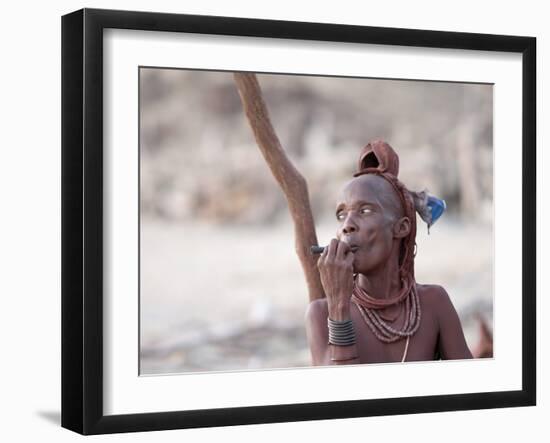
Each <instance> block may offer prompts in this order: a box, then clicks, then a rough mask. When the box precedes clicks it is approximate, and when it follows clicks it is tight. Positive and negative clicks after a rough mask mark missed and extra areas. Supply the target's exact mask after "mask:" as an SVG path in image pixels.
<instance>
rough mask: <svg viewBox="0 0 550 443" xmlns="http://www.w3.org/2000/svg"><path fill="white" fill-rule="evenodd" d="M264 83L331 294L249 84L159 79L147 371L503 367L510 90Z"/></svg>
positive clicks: (179, 73)
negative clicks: (501, 272)
mask: <svg viewBox="0 0 550 443" xmlns="http://www.w3.org/2000/svg"><path fill="white" fill-rule="evenodd" d="M256 77H257V80H258V83H259V86H260V87H261V93H262V96H263V99H264V101H265V105H266V107H267V110H268V112H269V116H270V120H271V124H272V125H273V129H274V133H275V135H276V137H277V138H278V140H279V141H280V145H281V147H282V149H284V151H285V152H286V155H287V156H288V158H289V159H290V161H291V162H292V164H293V165H294V166H295V167H296V169H297V170H298V171H299V172H300V173H301V175H302V176H303V177H304V179H305V181H306V183H307V191H308V197H309V202H310V206H311V213H312V215H313V220H314V225H315V231H316V235H317V240H318V244H319V245H323V246H329V247H328V248H327V249H326V250H325V251H324V252H323V253H322V254H315V255H312V260H315V262H316V263H317V261H318V260H322V261H323V263H322V265H320V267H319V268H316V269H321V271H317V272H320V273H321V275H320V277H318V278H319V281H320V282H321V286H322V289H323V292H325V293H326V292H327V291H329V292H330V294H328V295H327V294H323V292H320V293H319V300H317V301H314V302H313V303H312V302H311V299H312V296H311V292H312V291H311V287H309V288H308V282H307V281H306V277H305V273H304V268H303V266H302V262H301V261H300V259H299V257H298V254H297V252H296V246H295V232H296V231H295V220H294V218H293V217H292V215H291V212H290V211H289V205H288V201H287V199H286V198H285V194H284V192H283V190H282V189H281V186H280V185H279V183H278V181H277V180H276V178H275V177H274V174H273V173H272V169H271V168H270V166H269V165H268V161H266V159H265V158H264V156H263V155H262V152H261V150H260V149H259V146H258V139H257V138H256V137H255V135H254V131H253V130H252V128H251V124H250V121H249V118H247V115H246V113H245V111H244V109H243V102H242V99H241V96H240V95H239V90H238V87H237V83H236V81H235V77H234V74H233V73H232V72H217V71H200V70H185V69H168V68H158V67H141V68H140V70H139V123H140V134H139V136H140V137H139V138H140V142H139V157H140V164H139V168H140V174H139V176H140V180H139V192H140V214H139V216H140V232H139V236H140V237H139V245H140V256H139V260H140V282H139V284H140V292H139V297H140V299H139V306H140V319H139V320H140V321H139V325H140V326H139V327H140V331H139V333H140V343H139V346H140V375H162V374H174V373H191V372H193V373H196V372H210V371H241V370H263V369H283V368H301V367H304V368H305V367H311V366H313V365H317V366H326V365H330V364H363V363H372V364H377V363H378V364H379V363H393V362H401V361H404V362H405V363H404V364H406V363H407V362H412V361H430V360H436V359H453V358H465V355H463V354H464V352H465V351H464V349H462V347H461V346H462V345H461V343H463V344H464V348H465V349H466V350H467V351H468V352H469V353H470V354H471V355H472V356H473V357H474V358H479V357H492V343H493V340H494V334H493V323H492V320H493V304H494V298H493V222H494V218H493V86H492V85H490V84H473V83H451V82H431V81H430V82H429V81H411V80H385V79H369V78H346V77H319V76H307V75H287V74H260V73H258V74H256ZM260 143H261V141H260ZM396 162H397V164H398V167H397V168H396ZM276 166H277V165H276V163H275V168H276ZM271 167H272V168H273V163H272V164H271ZM388 175H391V176H393V177H396V180H394V179H393V178H392V177H389V176H388ZM400 190H401V191H400ZM411 204H412V205H415V206H414V207H413V211H412V212H411V210H410V209H411V208H410V207H409V208H407V205H409V206H410V205H411ZM403 218H408V222H407V221H404V222H403V221H402V219H403ZM411 219H414V220H411ZM428 225H430V226H429V229H428ZM413 228H415V230H416V233H415V234H414V232H412V231H413ZM413 234H414V235H413ZM333 239H336V240H333ZM352 240H353V241H352ZM341 243H344V245H341ZM405 243H407V244H408V245H409V246H410V247H409V248H408V252H407V251H405V249H406V248H404V246H403V245H404V244H405ZM334 245H336V246H334ZM331 248H333V249H331ZM334 248H335V249H334ZM407 257H408V258H407ZM338 260H340V261H338ZM345 263H347V265H346V264H345ZM346 266H347V268H346ZM337 269H339V270H337ZM411 274H412V277H411ZM404 275H405V276H406V275H408V276H409V277H407V278H404V277H403V276H404ZM411 278H412V279H411ZM396 282H397V283H396ZM356 287H357V288H359V289H356ZM413 289H414V290H413ZM361 290H362V291H363V292H361ZM357 291H359V293H357ZM361 293H363V298H361V297H362V296H361ZM365 294H367V295H366V296H365ZM323 295H325V297H322V296H323ZM346 297H347V298H346ZM314 298H315V297H314ZM373 298H374V299H375V300H372V299H373ZM343 300H344V301H345V302H346V303H347V305H346V306H348V307H349V309H348V310H346V308H344V309H337V308H336V307H335V306H337V305H338V306H342V304H346V303H342V301H343ZM377 300H381V302H380V303H381V304H382V305H383V304H384V303H386V302H387V303H386V305H387V306H380V307H379V306H378V305H377V303H378V301H377ZM384 300H385V301H386V302H385V301H384ZM329 311H330V313H329ZM329 317H332V318H331V320H334V322H335V323H333V324H332V326H329V325H328V318H329ZM346 320H351V323H349V322H347V323H346ZM350 327H351V329H350ZM331 328H332V329H331ZM339 340H343V341H341V342H340V343H341V344H340V345H337V344H334V343H333V342H339ZM346 340H347V341H346ZM352 342H353V344H350V343H352Z"/></svg>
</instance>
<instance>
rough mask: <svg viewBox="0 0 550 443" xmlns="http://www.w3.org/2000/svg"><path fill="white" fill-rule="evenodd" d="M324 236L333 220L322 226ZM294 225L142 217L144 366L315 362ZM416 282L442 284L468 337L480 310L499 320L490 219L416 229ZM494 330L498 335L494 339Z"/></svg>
mask: <svg viewBox="0 0 550 443" xmlns="http://www.w3.org/2000/svg"><path fill="white" fill-rule="evenodd" d="M317 232H318V237H319V242H320V243H321V244H323V243H326V242H327V241H328V240H330V238H331V237H332V236H333V234H334V232H335V223H334V222H332V221H325V222H321V223H318V226H317ZM293 241H294V240H293V230H292V226H291V225H290V224H289V223H286V224H285V223H281V224H276V225H273V226H265V227H264V226H258V225H255V226H227V225H225V226H221V225H208V224H190V223H181V222H178V223H169V222H166V221H159V220H158V219H152V218H144V219H143V220H142V224H141V289H140V307H141V318H140V333H141V335H140V341H141V373H142V374H166V373H179V372H188V371H228V370H246V369H259V368H284V367H299V366H308V365H309V364H310V354H309V349H308V347H307V342H306V337H305V330H304V313H305V309H306V306H307V302H308V300H307V294H306V286H305V282H304V279H303V276H302V272H301V268H300V264H299V261H298V259H297V257H296V255H295V253H294V250H293ZM417 244H418V252H417V256H416V279H417V281H418V282H419V283H437V284H440V285H442V286H444V287H445V288H446V289H447V292H448V293H449V295H450V297H451V299H452V301H453V304H454V306H455V307H456V309H457V311H458V313H459V316H460V318H461V321H462V324H463V328H464V332H465V335H466V339H467V342H468V344H469V346H470V347H472V346H473V345H474V344H475V343H476V342H477V339H478V336H477V333H478V331H477V323H476V322H475V319H474V314H475V313H476V312H480V313H482V314H483V316H484V317H485V318H486V319H487V320H488V322H489V325H492V316H493V280H492V266H493V264H492V263H493V236H492V226H491V225H490V224H482V223H476V224H464V223H461V222H460V221H458V220H456V219H452V218H447V219H442V220H440V221H438V223H437V224H436V225H435V226H434V227H432V229H431V232H430V235H427V232H426V227H425V225H423V224H419V226H418V235H417ZM496 339H497V337H496V336H495V340H496Z"/></svg>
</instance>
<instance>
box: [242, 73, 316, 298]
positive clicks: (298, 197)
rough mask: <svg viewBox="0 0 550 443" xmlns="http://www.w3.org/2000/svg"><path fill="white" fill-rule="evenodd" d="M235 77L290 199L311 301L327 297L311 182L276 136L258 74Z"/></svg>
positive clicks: (261, 143) (263, 147) (254, 128)
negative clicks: (313, 251) (316, 248)
mask: <svg viewBox="0 0 550 443" xmlns="http://www.w3.org/2000/svg"><path fill="white" fill-rule="evenodd" d="M234 77H235V82H236V84H237V89H238V91H239V95H240V96H241V101H242V104H243V108H244V112H245V115H246V117H247V119H248V123H249V124H250V127H251V128H252V132H253V133H254V137H255V138H256V143H258V147H259V148H260V151H261V152H262V155H263V156H264V158H265V161H266V162H267V165H268V166H269V168H270V169H271V173H272V174H273V176H274V177H275V179H276V180H277V182H278V183H279V185H280V186H281V188H282V190H283V193H284V195H285V197H286V200H287V203H288V208H289V210H290V215H291V217H292V220H293V222H294V237H295V238H294V240H295V249H296V253H297V254H298V258H299V259H300V262H301V264H302V269H303V271H304V275H305V278H306V283H307V287H308V293H309V300H310V301H312V300H315V299H317V298H323V297H324V296H325V293H324V290H323V286H322V285H321V279H320V276H319V271H318V269H317V258H316V256H313V255H312V254H311V252H310V246H311V245H316V244H317V235H316V233H315V224H314V221H313V214H312V213H311V206H310V203H309V194H308V189H307V182H306V180H305V179H304V177H303V176H302V174H300V172H299V171H298V170H297V169H296V167H295V166H294V165H293V164H292V162H291V161H290V159H289V158H288V157H287V155H286V152H285V151H284V149H283V148H282V146H281V143H280V142H279V139H278V137H277V135H276V134H275V130H274V129H273V126H272V124H271V121H270V119H269V113H268V111H267V107H266V105H265V102H264V100H263V97H262V91H261V89H260V85H259V83H258V79H257V78H256V75H255V74H249V73H235V74H234Z"/></svg>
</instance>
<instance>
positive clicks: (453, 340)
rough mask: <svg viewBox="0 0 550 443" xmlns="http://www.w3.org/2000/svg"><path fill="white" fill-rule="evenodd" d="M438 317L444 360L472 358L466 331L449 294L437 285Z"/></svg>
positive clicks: (441, 350)
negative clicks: (465, 335) (465, 334)
mask: <svg viewBox="0 0 550 443" xmlns="http://www.w3.org/2000/svg"><path fill="white" fill-rule="evenodd" d="M437 289H438V292H439V296H438V297H436V300H437V301H436V303H437V305H436V308H437V314H438V315H437V317H438V320H439V352H440V354H441V358H442V359H443V360H453V359H463V358H472V353H471V352H470V349H468V345H467V344H466V339H465V338H464V331H463V330H462V325H461V323H460V319H459V318H458V314H457V312H456V309H455V307H454V306H453V303H452V302H451V299H450V298H449V294H447V291H445V289H444V288H442V287H441V286H438V287H437Z"/></svg>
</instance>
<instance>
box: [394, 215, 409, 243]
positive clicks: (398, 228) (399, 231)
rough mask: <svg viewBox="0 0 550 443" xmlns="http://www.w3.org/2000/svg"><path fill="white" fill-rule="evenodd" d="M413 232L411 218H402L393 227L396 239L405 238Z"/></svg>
mask: <svg viewBox="0 0 550 443" xmlns="http://www.w3.org/2000/svg"><path fill="white" fill-rule="evenodd" d="M409 232H411V220H410V219H409V217H402V218H400V219H399V220H397V221H396V222H395V223H394V225H393V236H394V237H395V238H403V237H406V236H407V235H409Z"/></svg>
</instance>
